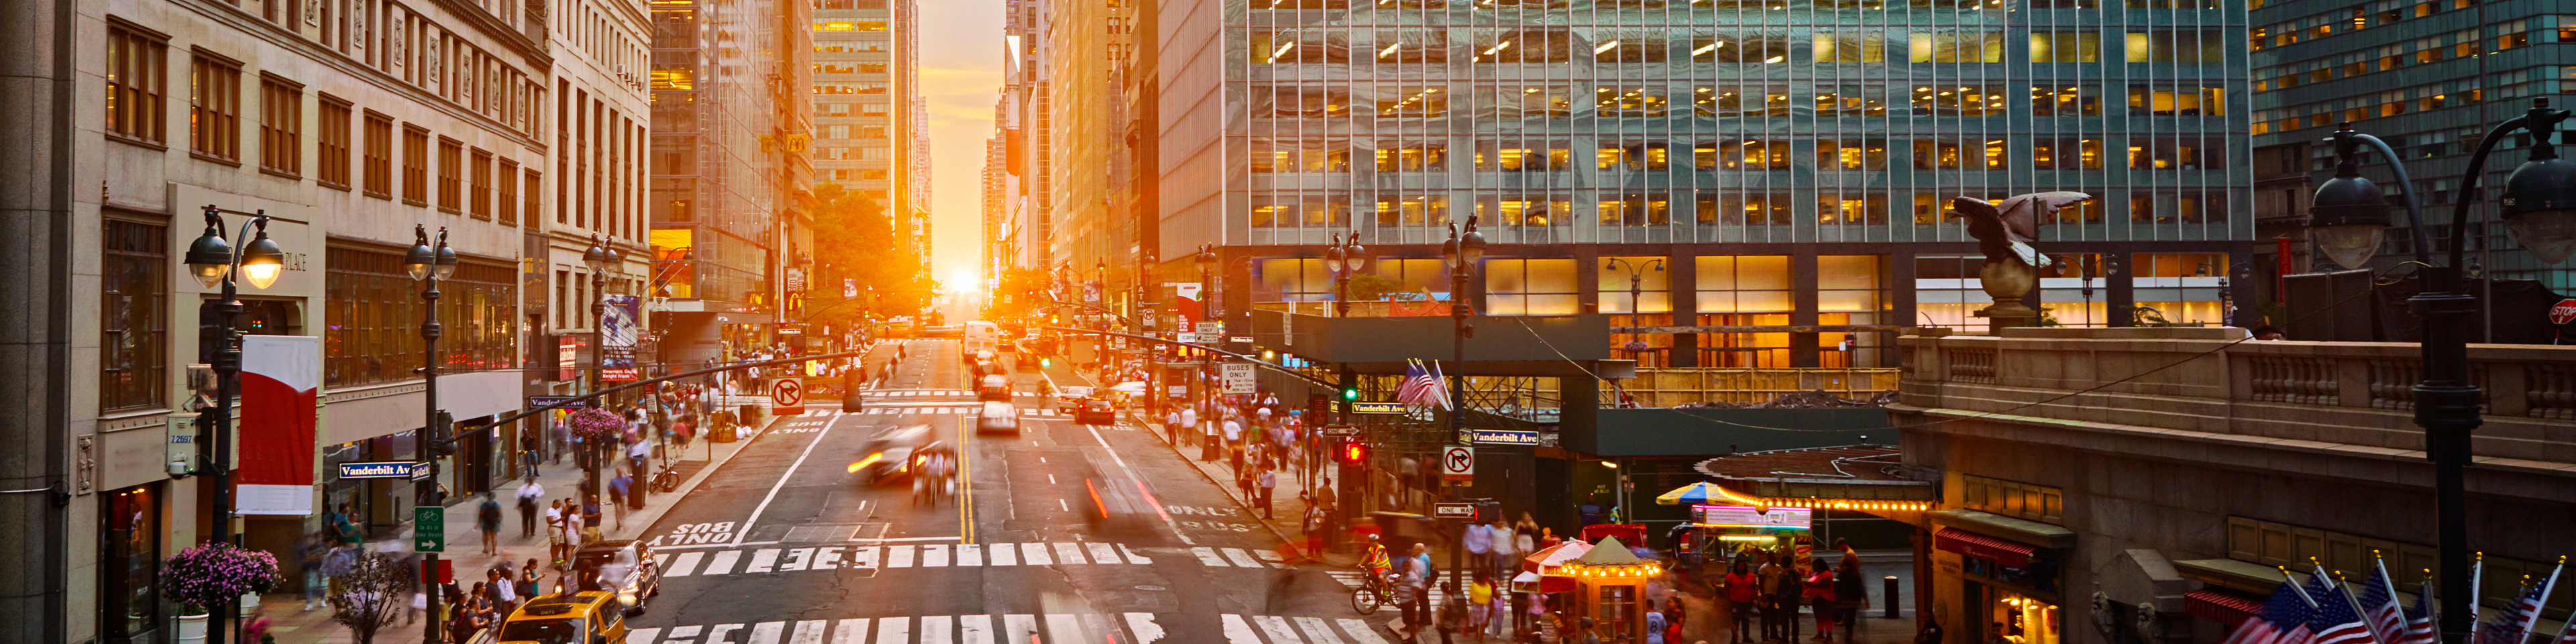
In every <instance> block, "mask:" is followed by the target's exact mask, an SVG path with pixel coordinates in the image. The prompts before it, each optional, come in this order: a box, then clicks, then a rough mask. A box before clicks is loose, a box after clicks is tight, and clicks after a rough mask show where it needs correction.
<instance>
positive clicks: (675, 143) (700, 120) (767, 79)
mask: <svg viewBox="0 0 2576 644" xmlns="http://www.w3.org/2000/svg"><path fill="white" fill-rule="evenodd" d="M790 5H793V6H790ZM652 11H653V21H654V26H655V29H654V40H653V49H652V59H653V70H652V73H653V77H652V79H653V81H652V82H653V88H652V91H653V97H652V101H653V102H652V114H653V119H652V137H653V149H652V156H651V158H650V160H651V164H652V172H653V183H652V192H651V201H650V205H651V208H652V211H651V212H652V227H653V230H652V240H651V241H652V245H653V248H652V253H653V258H654V264H653V269H654V286H653V288H654V289H655V296H656V297H657V299H659V300H660V302H659V303H657V305H656V306H657V314H660V315H662V316H663V317H661V318H660V319H663V320H665V321H668V322H669V325H668V328H670V329H671V331H670V332H669V334H668V335H666V336H665V338H664V339H663V357H664V359H665V360H668V361H673V362H682V363H687V362H696V361H700V360H705V359H710V358H717V357H720V356H722V355H723V354H724V352H725V351H727V350H729V349H733V350H738V349H742V348H746V347H750V346H757V345H765V344H767V343H768V342H769V339H768V337H767V335H766V334H767V326H766V323H768V322H771V321H773V320H775V319H776V317H777V315H778V309H777V293H776V291H777V289H778V286H779V285H778V284H777V283H776V281H775V280H777V279H779V277H778V276H779V274H780V271H778V270H777V269H778V266H777V263H776V262H777V258H776V257H774V255H775V254H776V253H778V252H781V251H783V250H785V249H784V248H783V247H782V246H781V245H780V244H779V243H778V239H779V237H780V233H781V225H780V222H781V221H782V219H792V217H793V216H794V209H795V207H796V204H795V203H794V195H795V192H794V191H798V190H803V189H805V188H806V187H807V186H808V185H810V182H811V170H810V165H809V164H808V163H806V162H805V161H803V160H802V157H803V156H804V152H803V150H804V149H807V148H808V147H810V145H811V133H810V132H809V131H808V127H809V126H808V125H807V123H808V121H805V120H804V119H803V115H804V113H805V112H806V111H808V110H810V109H811V107H810V104H811V101H810V99H809V98H807V96H808V94H807V92H808V87H807V84H806V79H807V78H809V76H808V72H807V71H806V70H805V69H804V68H803V67H804V65H805V64H807V63H806V61H809V60H811V59H810V58H808V57H807V56H806V55H805V54H804V50H805V49H807V48H810V47H811V46H812V45H811V44H810V43H811V40H810V38H809V37H808V36H807V35H806V22H807V21H808V20H810V16H811V15H812V13H811V11H810V10H809V9H807V8H805V6H804V5H802V4H799V3H796V2H782V1H773V0H733V1H727V2H713V1H706V2H701V1H696V0H667V1H665V2H660V3H656V4H654V5H652Z"/></svg>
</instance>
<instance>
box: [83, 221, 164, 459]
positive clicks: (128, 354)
mask: <svg viewBox="0 0 2576 644" xmlns="http://www.w3.org/2000/svg"><path fill="white" fill-rule="evenodd" d="M167 230H168V229H166V228H163V227H161V226H158V225H152V224H141V223H135V222H130V221H123V220H117V219H109V220H107V225H106V230H105V231H104V232H105V235H104V236H103V238H102V239H101V240H100V243H99V245H100V247H101V248H100V250H101V251H103V253H102V254H103V255H104V257H103V261H102V262H101V263H100V266H99V290H100V292H101V294H102V295H103V296H104V297H103V299H102V300H101V302H100V304H101V306H100V307H99V329H100V333H101V335H100V337H99V349H100V351H99V379H98V389H99V394H98V406H99V410H100V411H116V410H121V409H140V408H146V407H157V406H160V405H162V404H163V401H164V400H166V399H167V397H168V393H167V392H168V390H169V388H170V387H169V383H168V382H166V380H167V376H168V372H167V369H168V366H169V365H168V363H169V356H168V353H169V352H168V351H165V350H163V348H162V342H163V338H164V330H163V328H162V327H163V326H165V325H166V324H167V322H165V319H166V318H168V317H169V316H167V315H164V314H163V309H164V308H165V307H166V306H167V304H166V303H165V299H164V298H165V297H166V295H164V292H165V291H166V290H167V289H166V288H165V287H166V285H167V283H168V281H169V280H168V275H169V272H170V265H169V261H168V260H169V255H168V253H169V245H168V243H166V239H165V237H166V235H167Z"/></svg>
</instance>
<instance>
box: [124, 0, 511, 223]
mask: <svg viewBox="0 0 2576 644" xmlns="http://www.w3.org/2000/svg"><path fill="white" fill-rule="evenodd" d="M107 50H108V52H107V60H108V74H107V101H106V109H105V110H104V111H105V115H104V121H105V123H104V124H105V130H106V131H107V133H108V135H109V136H110V137H112V138H115V139H118V140H122V141H127V142H132V143H137V144H142V145H150V146H160V145H164V144H166V143H167V136H168V132H167V128H168V121H169V115H168V114H167V110H168V108H169V103H168V100H169V99H168V98H167V97H166V93H167V92H168V87H167V85H166V83H167V82H168V64H169V47H168V44H167V41H166V40H164V39H163V38H162V37H160V36H158V35H157V34H153V33H151V32H148V31H145V30H142V29H140V28H134V27H129V26H125V25H123V24H122V23H117V24H114V25H111V26H110V28H109V29H108V38H107ZM244 75H245V74H244V72H243V70H242V65H241V63H240V61H236V60H233V59H231V58H228V57H225V56H223V55H221V54H217V53H214V52H211V51H207V50H204V49H196V50H193V51H192V52H190V54H189V56H188V76H187V79H188V82H187V87H186V90H187V97H186V98H187V101H188V102H187V122H188V132H187V145H188V151H189V153H190V155H191V156H194V157H196V158H198V159H203V160H207V161H213V162H216V163H224V164H235V165H237V164H240V163H242V162H243V160H244V159H243V158H242V157H243V155H244V150H243V141H244V138H245V137H244V127H245V126H244V124H243V121H244V120H245V119H249V120H251V121H252V123H251V125H250V127H253V128H256V131H257V145H258V148H257V150H256V152H257V154H258V157H257V158H256V159H255V160H254V161H255V163H256V164H257V167H258V168H259V169H260V170H261V171H263V172H265V173H268V174H271V175H276V176H282V177H288V178H297V179H301V178H304V177H305V174H306V171H307V170H308V168H307V167H306V165H305V161H306V159H307V157H306V152H307V147H306V144H307V143H308V142H309V143H311V153H312V156H311V159H312V161H313V165H312V167H311V168H310V171H311V178H312V179H313V180H314V182H315V183H316V184H319V185H321V186H323V187H327V188H334V189H339V190H351V189H356V190H358V191H360V192H361V193H363V194H365V195H366V196H369V197H375V198H378V199H388V200H390V199H393V198H394V197H395V185H396V171H395V146H396V142H395V138H396V134H395V128H394V119H393V117H391V116H388V115H385V114H383V113H379V112H376V111H374V110H360V109H358V108H357V107H356V106H355V105H353V104H352V103H351V102H350V101H349V100H348V99H345V98H342V97H338V96H333V95H331V94H328V93H322V92H310V94H311V95H312V96H311V98H312V99H313V100H312V103H311V104H312V105H313V106H315V107H316V109H317V110H318V114H316V115H315V118H314V119H313V122H314V125H315V129H314V131H312V132H307V131H306V130H305V118H304V116H305V112H304V110H305V107H306V105H307V102H306V98H307V96H306V95H307V94H308V92H306V91H305V88H304V86H303V84H301V83H298V82H296V81H294V80H292V79H288V78H285V77H282V76H278V75H276V74H274V73H269V72H260V73H259V74H258V75H257V77H256V81H255V82H256V83H257V91H258V94H257V96H258V103H257V109H258V112H257V113H256V114H253V113H249V112H247V111H246V110H245V109H244V107H243V100H242V98H243V97H242V94H243V91H244V87H243V86H244V84H245V83H246V82H251V79H246V78H244ZM361 114H363V116H361ZM400 137H401V170H400V186H401V199H402V200H403V201H404V202H405V203H409V204H412V205H417V206H430V205H433V203H434V204H435V206H436V207H437V208H438V209H439V210H441V211H444V212H448V213H456V214H471V215H472V216H473V217H475V218H477V219H495V218H498V219H499V220H500V222H501V223H503V224H506V225H513V226H515V225H518V222H519V216H520V213H521V211H522V209H523V208H524V209H525V211H526V212H527V213H528V214H529V215H531V216H533V215H534V214H535V213H536V204H535V199H536V197H537V191H536V186H537V184H538V181H539V173H538V171H537V170H536V169H534V168H529V169H527V170H526V171H525V172H524V174H523V173H522V171H521V169H520V166H519V163H518V162H517V161H513V160H511V159H508V158H502V157H498V156H496V155H494V154H493V153H492V152H490V151H487V150H483V149H480V148H471V149H469V148H467V147H466V146H465V145H464V143H463V142H461V141H458V140H456V139H452V138H447V137H437V138H436V140H435V142H434V143H433V140H432V137H431V135H430V132H429V130H428V129H426V128H423V127H420V126H419V125H415V124H409V123H406V124H403V128H402V131H401V135H400ZM353 157H355V158H354V159H353ZM433 159H434V163H435V166H436V170H435V174H433V170H432V164H433ZM353 160H354V161H355V162H356V163H354V164H353V163H352V162H353ZM523 185H524V186H525V189H522V186H523ZM433 190H434V191H435V193H436V195H435V200H434V201H433V198H432V192H433ZM522 196H524V197H525V202H524V203H523V202H522Z"/></svg>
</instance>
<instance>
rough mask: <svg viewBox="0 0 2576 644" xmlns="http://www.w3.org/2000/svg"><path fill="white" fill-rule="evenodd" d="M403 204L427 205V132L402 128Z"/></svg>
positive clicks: (417, 128)
mask: <svg viewBox="0 0 2576 644" xmlns="http://www.w3.org/2000/svg"><path fill="white" fill-rule="evenodd" d="M402 173H403V177H402V183H403V186H402V191H403V197H402V200H403V203H407V204H411V205H414V206H426V205H429V130H424V129H421V128H419V127H417V126H411V125H405V126H403V170H402Z"/></svg>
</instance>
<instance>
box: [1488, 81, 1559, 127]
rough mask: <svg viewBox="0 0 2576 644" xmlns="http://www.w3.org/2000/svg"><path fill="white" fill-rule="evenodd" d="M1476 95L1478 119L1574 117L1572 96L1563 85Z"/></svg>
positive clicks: (1494, 89) (1491, 89) (1498, 89)
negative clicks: (1485, 117) (1488, 116)
mask: <svg viewBox="0 0 2576 644" xmlns="http://www.w3.org/2000/svg"><path fill="white" fill-rule="evenodd" d="M1476 92H1477V95H1476V112H1477V114H1478V115H1480V116H1481V115H1491V116H1492V117H1494V118H1501V119H1544V118H1564V117H1567V116H1573V115H1574V94H1573V92H1572V90H1570V89H1568V88H1566V87H1565V86H1563V85H1527V86H1503V87H1483V88H1478V89H1477V90H1476Z"/></svg>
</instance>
